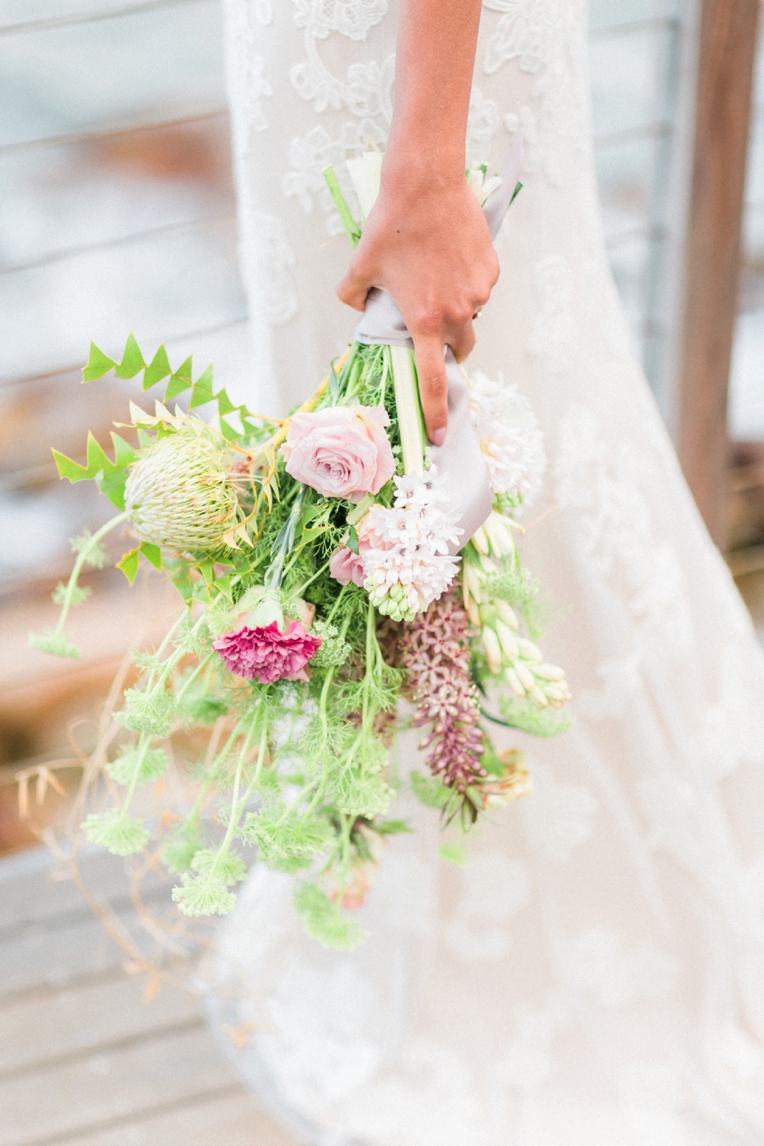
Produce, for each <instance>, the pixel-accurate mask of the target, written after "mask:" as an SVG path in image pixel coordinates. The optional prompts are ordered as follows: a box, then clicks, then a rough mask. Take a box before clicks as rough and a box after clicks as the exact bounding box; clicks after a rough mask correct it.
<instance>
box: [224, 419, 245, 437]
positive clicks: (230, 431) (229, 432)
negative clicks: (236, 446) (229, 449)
mask: <svg viewBox="0 0 764 1146" xmlns="http://www.w3.org/2000/svg"><path fill="white" fill-rule="evenodd" d="M219 424H220V433H221V434H222V435H223V437H224V438H225V440H226V441H227V442H235V441H236V439H237V438H240V437H241V434H240V433H239V431H238V430H237V429H235V428H234V427H233V426H230V425H229V424H228V422H226V421H224V420H223V418H220V419H219Z"/></svg>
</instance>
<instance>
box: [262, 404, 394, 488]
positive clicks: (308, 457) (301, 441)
mask: <svg viewBox="0 0 764 1146" xmlns="http://www.w3.org/2000/svg"><path fill="white" fill-rule="evenodd" d="M389 423H390V419H389V418H388V416H387V411H386V410H385V409H384V407H383V406H330V407H328V408H327V409H325V410H315V411H314V412H313V413H310V414H295V415H294V417H293V418H292V420H291V422H290V424H289V433H288V434H287V436H286V441H285V442H284V444H283V446H282V447H281V452H282V453H283V454H284V457H285V458H286V459H287V466H286V469H287V473H288V474H291V476H292V477H293V478H295V480H296V481H301V482H302V483H303V484H304V485H309V486H311V488H312V489H315V490H318V492H319V493H320V494H322V495H323V496H324V497H341V498H345V499H346V500H347V501H355V502H358V501H360V500H361V498H362V497H364V496H365V494H367V493H379V491H380V490H381V488H382V486H383V485H384V484H385V482H386V481H389V480H390V478H391V477H392V476H393V474H394V473H395V459H394V458H393V451H392V448H391V446H390V440H389V438H388V436H387V434H386V433H385V431H384V429H383V426H387V425H389Z"/></svg>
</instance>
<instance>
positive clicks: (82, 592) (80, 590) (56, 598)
mask: <svg viewBox="0 0 764 1146" xmlns="http://www.w3.org/2000/svg"><path fill="white" fill-rule="evenodd" d="M67 592H68V596H69V604H70V605H81V604H82V602H83V601H87V599H88V597H89V596H90V588H89V587H88V586H86V585H74V586H72V588H71V589H70V588H68V586H67V585H65V584H64V582H63V581H59V583H58V585H56V587H55V589H54V590H53V593H52V597H53V604H54V605H63V604H64V603H65V602H66V599H67Z"/></svg>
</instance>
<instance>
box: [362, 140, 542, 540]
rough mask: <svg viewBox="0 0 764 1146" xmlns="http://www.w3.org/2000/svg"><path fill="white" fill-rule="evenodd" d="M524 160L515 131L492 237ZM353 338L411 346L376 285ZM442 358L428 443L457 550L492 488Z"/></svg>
mask: <svg viewBox="0 0 764 1146" xmlns="http://www.w3.org/2000/svg"><path fill="white" fill-rule="evenodd" d="M522 165H523V145H522V141H521V139H520V133H519V132H518V133H517V134H516V135H515V138H514V140H513V143H512V146H511V148H510V150H509V154H508V155H507V158H506V159H505V160H504V164H503V166H502V169H501V172H500V175H501V184H500V186H498V187H497V188H496V189H495V190H494V191H492V192H491V194H490V195H489V196H488V198H487V199H486V201H485V203H484V204H483V214H484V215H485V217H486V221H487V223H488V230H489V231H490V234H491V238H492V239H495V238H496V236H497V235H498V233H499V228H500V226H501V224H502V220H503V219H504V216H505V214H506V212H507V208H508V207H509V204H510V201H511V199H512V194H513V192H514V190H515V187H516V185H517V181H518V178H519V176H520V172H521V170H522ZM355 337H356V341H358V342H363V343H366V344H367V345H371V344H385V345H388V346H408V347H411V348H413V346H414V343H413V341H412V339H411V335H410V334H409V332H408V330H407V329H406V324H405V322H404V321H403V315H402V314H401V312H400V311H399V310H398V307H397V305H396V303H395V300H394V299H393V298H392V297H391V296H390V295H389V294H386V293H385V291H383V290H380V289H379V288H378V287H373V288H372V290H370V291H369V294H368V296H367V299H366V309H365V310H364V312H363V318H362V319H361V321H360V322H359V323H358V325H357V327H356V329H355ZM445 362H446V377H447V378H448V432H447V434H446V440H445V442H444V443H443V445H442V446H431V447H430V449H431V454H432V460H433V462H435V464H436V465H437V467H438V473H440V474H445V476H446V493H447V497H448V503H449V505H453V506H454V508H455V509H456V510H457V511H458V514H459V526H460V528H461V529H462V530H463V531H464V532H463V534H462V536H461V537H460V539H459V543H458V544H457V545H456V546H454V547H453V550H454V552H456V551H457V550H459V549H461V547H462V546H463V545H466V543H467V542H468V541H469V539H470V538H471V537H472V535H473V533H474V532H475V530H476V529H478V528H479V527H480V526H481V525H482V524H483V522H484V521H485V520H486V518H487V517H488V515H489V513H490V512H491V487H490V485H489V482H488V470H487V468H486V464H485V460H484V458H483V452H482V450H481V449H480V443H479V441H478V438H477V435H476V434H475V431H474V429H473V428H472V422H471V420H470V399H469V392H468V390H467V387H466V385H465V383H464V379H463V378H462V374H461V371H460V369H459V366H458V364H457V362H456V359H455V358H454V355H453V352H452V350H451V348H450V346H449V347H446V353H445Z"/></svg>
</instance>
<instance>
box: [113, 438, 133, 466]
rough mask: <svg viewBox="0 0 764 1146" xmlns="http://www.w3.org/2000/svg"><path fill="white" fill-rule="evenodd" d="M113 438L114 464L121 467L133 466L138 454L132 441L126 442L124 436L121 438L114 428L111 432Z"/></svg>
mask: <svg viewBox="0 0 764 1146" xmlns="http://www.w3.org/2000/svg"><path fill="white" fill-rule="evenodd" d="M111 440H112V443H113V445H114V465H115V466H118V467H119V468H120V469H123V468H124V467H125V466H131V465H132V464H133V462H134V461H135V459H136V457H137V456H138V455H137V454H136V452H135V450H134V449H133V447H132V446H131V445H130V443H129V442H126V441H125V439H124V438H121V437H120V436H119V434H115V433H114V431H113V430H112V432H111Z"/></svg>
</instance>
